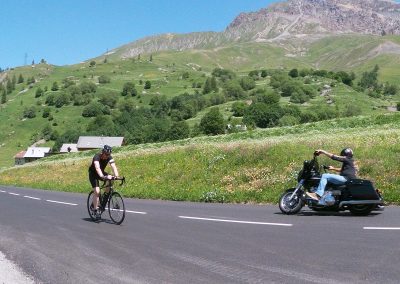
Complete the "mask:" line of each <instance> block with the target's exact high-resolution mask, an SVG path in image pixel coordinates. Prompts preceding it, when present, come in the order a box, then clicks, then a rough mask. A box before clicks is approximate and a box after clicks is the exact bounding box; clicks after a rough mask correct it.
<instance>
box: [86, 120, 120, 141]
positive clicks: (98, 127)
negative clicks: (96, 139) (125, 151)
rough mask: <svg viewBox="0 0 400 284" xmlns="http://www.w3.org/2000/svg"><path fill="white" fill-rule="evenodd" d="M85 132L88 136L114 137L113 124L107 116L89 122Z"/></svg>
mask: <svg viewBox="0 0 400 284" xmlns="http://www.w3.org/2000/svg"><path fill="white" fill-rule="evenodd" d="M87 131H88V133H89V134H92V135H97V136H100V135H101V136H114V135H115V124H114V122H113V121H112V119H111V116H109V115H99V116H96V117H95V118H94V119H93V120H92V121H90V122H89V124H88V127H87Z"/></svg>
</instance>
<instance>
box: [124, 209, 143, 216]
mask: <svg viewBox="0 0 400 284" xmlns="http://www.w3.org/2000/svg"><path fill="white" fill-rule="evenodd" d="M126 212H128V213H133V214H142V215H146V214H147V212H140V211H130V210H126Z"/></svg>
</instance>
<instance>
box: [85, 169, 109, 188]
mask: <svg viewBox="0 0 400 284" xmlns="http://www.w3.org/2000/svg"><path fill="white" fill-rule="evenodd" d="M104 175H108V173H106V172H104ZM99 180H100V177H99V175H98V174H97V173H93V172H92V171H89V181H90V184H91V185H92V188H94V187H99Z"/></svg>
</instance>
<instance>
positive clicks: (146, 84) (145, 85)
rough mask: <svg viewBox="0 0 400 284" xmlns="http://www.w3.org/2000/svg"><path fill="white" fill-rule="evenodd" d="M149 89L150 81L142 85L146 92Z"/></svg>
mask: <svg viewBox="0 0 400 284" xmlns="http://www.w3.org/2000/svg"><path fill="white" fill-rule="evenodd" d="M150 88H151V82H150V81H146V82H145V83H144V89H146V90H148V89H150Z"/></svg>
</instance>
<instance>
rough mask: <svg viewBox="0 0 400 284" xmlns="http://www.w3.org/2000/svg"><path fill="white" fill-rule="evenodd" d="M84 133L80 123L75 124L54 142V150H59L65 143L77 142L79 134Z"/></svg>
mask: <svg viewBox="0 0 400 284" xmlns="http://www.w3.org/2000/svg"><path fill="white" fill-rule="evenodd" d="M83 134H84V133H82V131H81V129H80V128H79V126H78V125H73V126H72V127H70V128H69V129H68V130H67V131H66V132H64V133H63V134H61V135H59V136H58V138H57V139H56V141H55V143H54V146H53V151H54V152H58V151H59V150H60V148H61V146H62V144H64V143H76V141H78V138H79V136H81V135H83Z"/></svg>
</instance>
